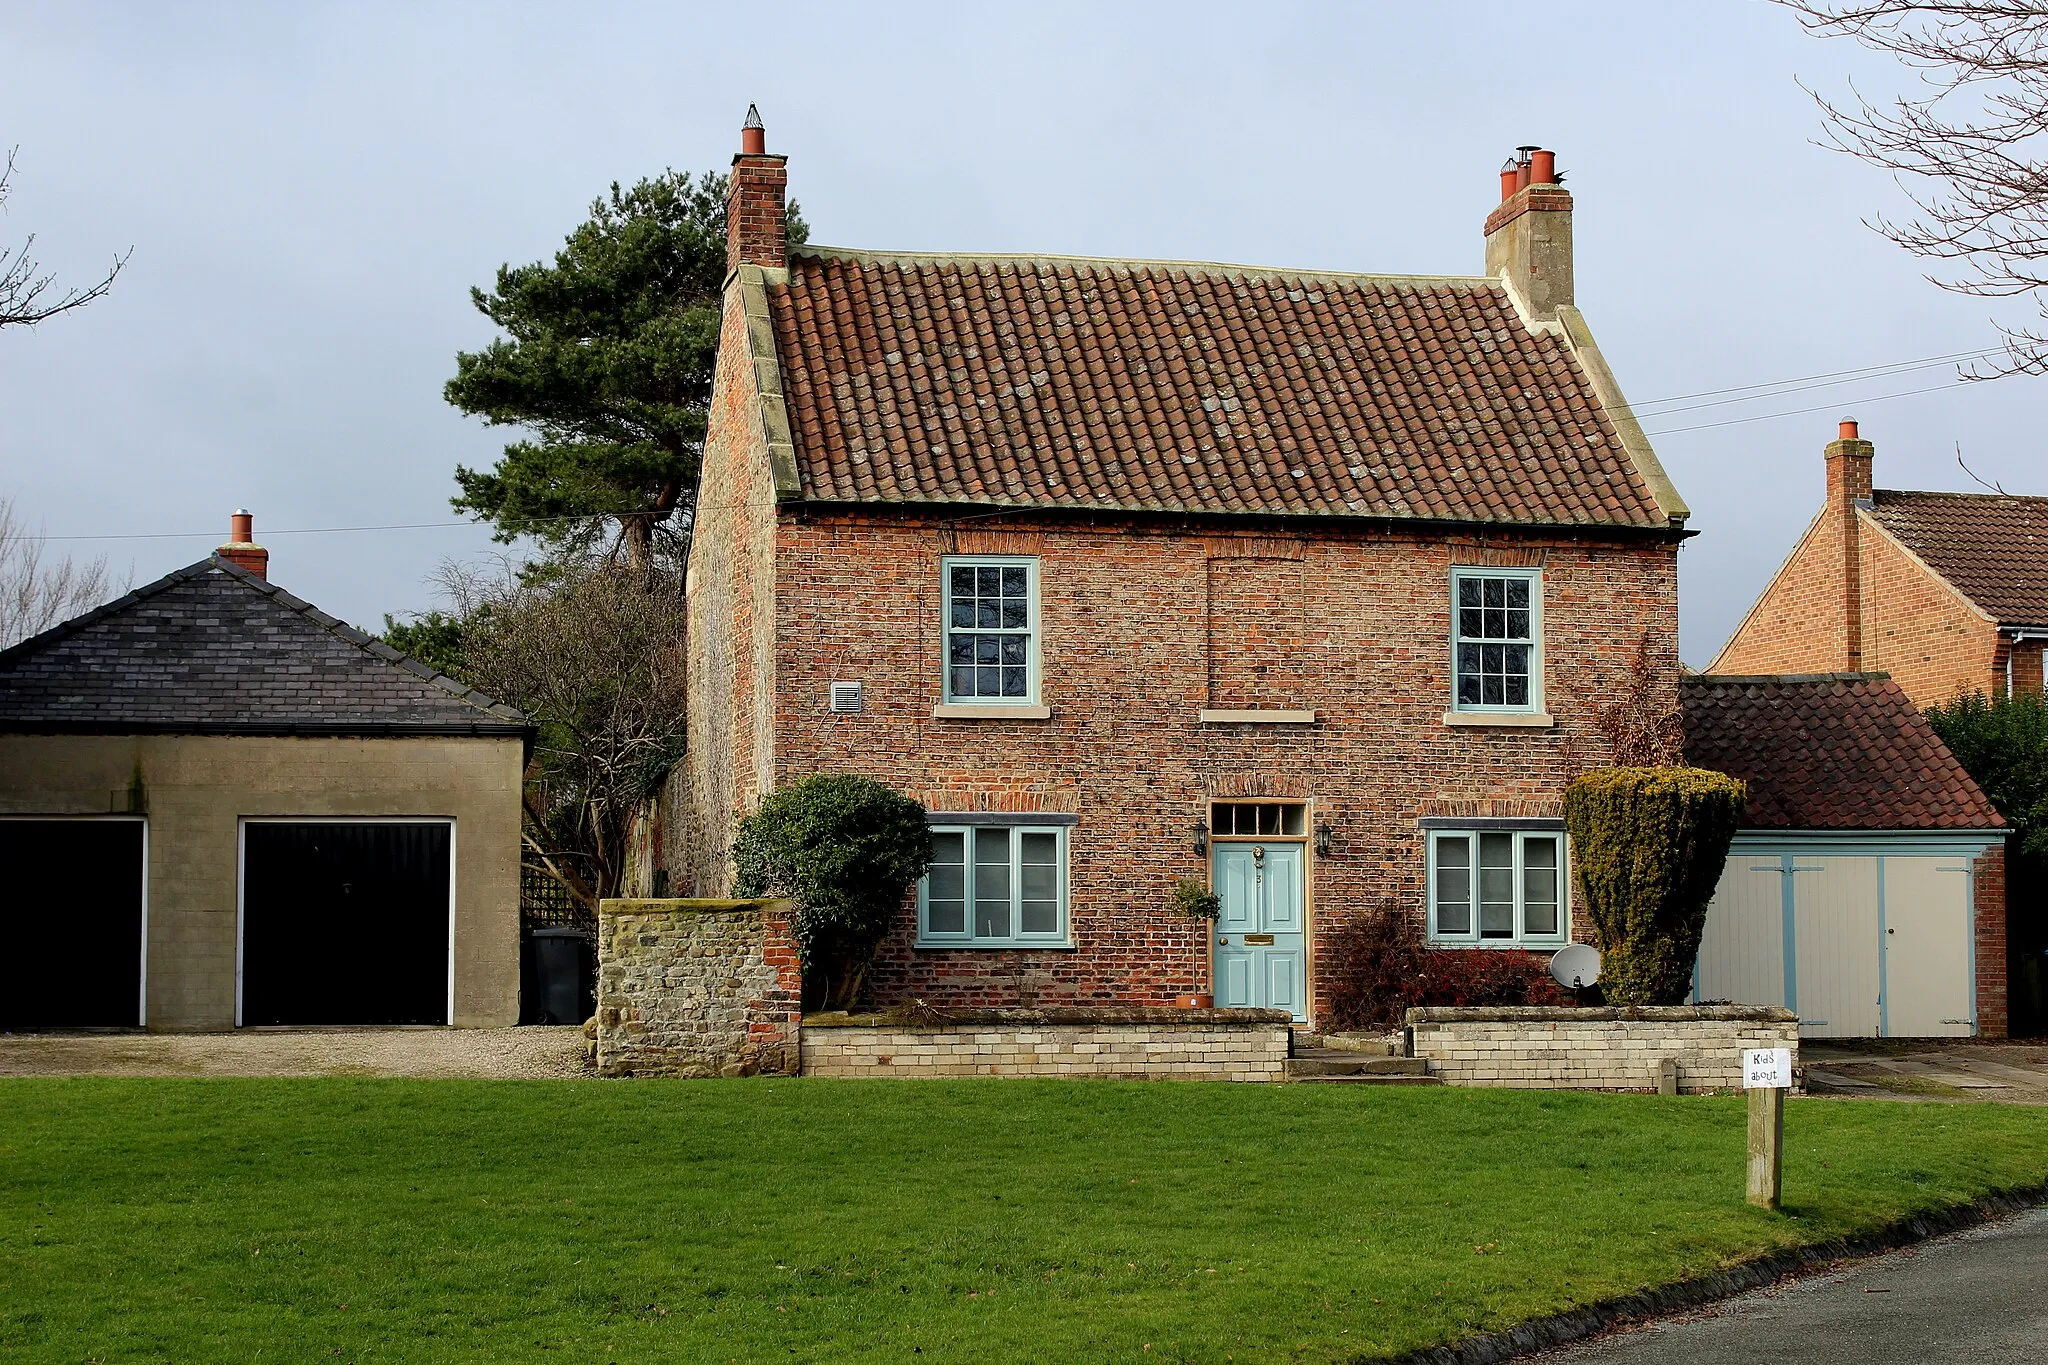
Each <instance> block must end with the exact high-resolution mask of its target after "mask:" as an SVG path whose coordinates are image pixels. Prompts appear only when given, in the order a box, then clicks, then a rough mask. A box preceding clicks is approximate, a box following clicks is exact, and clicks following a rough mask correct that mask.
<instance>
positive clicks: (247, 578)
mask: <svg viewBox="0 0 2048 1365" xmlns="http://www.w3.org/2000/svg"><path fill="white" fill-rule="evenodd" d="M529 729H530V727H529V725H528V723H527V720H526V717H525V716H524V715H523V714H522V713H521V712H520V711H518V710H517V709H516V708H514V707H511V706H507V705H505V704H504V703H502V702H497V701H493V700H492V699H491V698H489V697H487V696H485V695H484V694H483V693H481V692H477V691H474V690H472V689H471V688H469V687H466V686H464V685H463V684H461V683H459V682H456V681H455V680H454V679H452V678H449V677H446V676H443V675H442V674H439V673H436V672H435V671H434V670H433V669H431V668H428V667H427V666H426V665H425V664H422V663H420V662H418V661H417V660H414V659H411V658H408V657H407V656H405V655H403V654H400V653H399V652H398V651H397V650H395V649H393V648H391V646H389V645H387V644H385V643H383V642H382V641H381V640H376V639H373V638H372V637H370V636H368V635H365V634H364V633H363V632H362V631H359V630H356V629H355V628H354V627H352V626H348V625H344V624H343V623H342V622H340V621H338V620H336V619H335V618H334V617H332V616H329V615H328V614H327V613H326V612H324V611H321V610H320V609H318V608H317V607H314V606H312V605H310V604H308V603H306V602H302V601H300V600H299V599H298V598H296V597H294V596H292V595H291V594H290V593H288V592H286V591H285V590H284V589H282V588H280V587H278V586H277V585H276V584H274V583H269V582H266V581H265V580H263V579H261V578H258V577H256V576H255V575H254V574H251V573H249V572H248V571H247V570H245V569H242V568H240V567H238V566H237V565H234V564H229V563H226V562H224V561H222V560H220V559H217V558H209V559H204V560H201V561H200V562H199V563H197V564H192V565H188V566H187V567H185V568H182V569H179V570H177V571H176V572H175V573H171V574H168V575H166V576H165V577H163V578H160V579H158V580H157V581H156V582H154V583H151V584H149V585H148V586H147V587H142V588H137V589H136V590H135V591H134V592H131V593H129V594H128V595H127V596H125V597H121V598H118V599H116V600H115V601H112V602H109V603H107V604H106V605H105V606H103V607H100V608H99V609H97V610H95V611H91V612H88V613H86V614H85V615H84V616H80V617H77V618H75V619H73V620H70V621H67V622H65V623H64V624H63V625H60V626H57V627H55V628H54V629H51V630H47V631H44V632H43V633H42V634H41V635H37V636H33V637H31V638H30V639H27V640H24V641H22V642H21V643H20V644H18V645H15V646H14V647H13V648H11V649H8V650H4V651H0V733H4V732H12V733H17V734H19V733H23V732H28V733H39V734H231V735H393V734H437V735H448V734H461V735H523V734H526V733H527V732H528V731H529Z"/></svg>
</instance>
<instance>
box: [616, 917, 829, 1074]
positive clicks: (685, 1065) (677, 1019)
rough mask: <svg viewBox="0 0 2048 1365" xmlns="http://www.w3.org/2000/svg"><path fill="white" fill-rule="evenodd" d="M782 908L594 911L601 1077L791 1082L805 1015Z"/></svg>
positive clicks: (794, 958) (795, 960)
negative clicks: (754, 1078) (762, 1077)
mask: <svg viewBox="0 0 2048 1365" xmlns="http://www.w3.org/2000/svg"><path fill="white" fill-rule="evenodd" d="M789 911H790V904H789V902H788V901H783V900H765V901H734V900H607V901H601V902H599V903H598V910H597V1069H598V1071H599V1073H600V1074H602V1075H606V1076H755V1075H782V1076H793V1075H795V1074H796V1070H797V1030H798V1025H799V1020H801V1018H802V1017H803V1011H802V997H803V990H802V979H801V976H800V973H799V971H798V968H797V958H796V941H795V940H794V939H793V938H791V937H790V933H789Z"/></svg>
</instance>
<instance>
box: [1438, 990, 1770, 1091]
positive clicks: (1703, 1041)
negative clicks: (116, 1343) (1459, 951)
mask: <svg viewBox="0 0 2048 1365" xmlns="http://www.w3.org/2000/svg"><path fill="white" fill-rule="evenodd" d="M1407 1024H1408V1030H1409V1034H1410V1037H1411V1040H1412V1041H1411V1042H1410V1045H1409V1050H1410V1055H1411V1056H1415V1057H1420V1058H1422V1059H1424V1060H1425V1061H1427V1062H1428V1063H1429V1070H1430V1074H1431V1075H1434V1076H1438V1077H1441V1078H1442V1079H1443V1082H1444V1084H1446V1085H1471V1086H1510V1087H1516V1088H1521V1089H1531V1090H1656V1089H1657V1084H1658V1077H1659V1073H1660V1070H1661V1067H1662V1064H1663V1063H1664V1062H1665V1061H1667V1060H1669V1061H1675V1062H1676V1063H1677V1066H1678V1088H1679V1090H1680V1091H1681V1092H1686V1093H1700V1092H1705V1091H1713V1090H1739V1089H1741V1088H1742V1053H1743V1051H1744V1050H1745V1049H1747V1048H1761V1047H1783V1048H1790V1049H1791V1050H1792V1061H1793V1064H1794V1065H1797V1064H1798V1061H1799V1016H1797V1015H1796V1014H1793V1013H1792V1012H1791V1011H1790V1010H1783V1009H1775V1008H1762V1007H1754V1006H1746V1005H1745V1006H1714V1005H1700V1006H1679V1005H1671V1006H1647V1007H1643V1008H1639V1009H1451V1008H1429V1009H1412V1010H1409V1011H1408V1017H1407Z"/></svg>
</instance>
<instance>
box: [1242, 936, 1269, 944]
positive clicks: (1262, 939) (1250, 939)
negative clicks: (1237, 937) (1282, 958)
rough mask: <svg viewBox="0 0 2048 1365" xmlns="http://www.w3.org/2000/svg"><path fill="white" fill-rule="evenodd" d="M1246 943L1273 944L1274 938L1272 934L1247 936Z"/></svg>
mask: <svg viewBox="0 0 2048 1365" xmlns="http://www.w3.org/2000/svg"><path fill="white" fill-rule="evenodd" d="M1244 941H1245V942H1246V943H1271V942H1272V941H1273V936H1272V935H1271V934H1246V935H1245V936H1244Z"/></svg>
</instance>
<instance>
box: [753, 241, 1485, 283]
mask: <svg viewBox="0 0 2048 1365" xmlns="http://www.w3.org/2000/svg"><path fill="white" fill-rule="evenodd" d="M789 255H790V258H791V259H792V260H814V261H851V262H855V263H857V264H862V265H993V266H1004V265H1009V266H1026V265H1028V266H1051V267H1060V266H1065V267H1068V268H1070V269H1076V270H1087V269H1112V270H1117V269H1120V270H1129V271H1141V270H1149V271H1164V272H1167V273H1172V274H1186V275H1239V276H1245V277H1248V278H1253V279H1275V280H1303V281H1321V282H1327V283H1330V284H1353V285H1366V284H1396V285H1415V286H1436V287H1443V288H1467V289H1501V288H1504V287H1505V286H1503V285H1502V284H1501V282H1500V281H1499V280H1498V279H1497V278H1495V277H1494V276H1491V275H1420V274H1401V273H1381V272H1374V271H1354V270H1317V269H1308V268H1297V267H1293V266H1278V265H1251V264H1248V263H1244V262H1238V261H1174V260H1160V259H1155V258H1151V257H1142V256H1060V255H1053V254H1049V253H1045V252H979V251H886V250H876V249H873V248H868V247H847V246H823V245H819V244H816V243H806V244H804V245H803V246H793V247H791V248H790V249H789Z"/></svg>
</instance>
